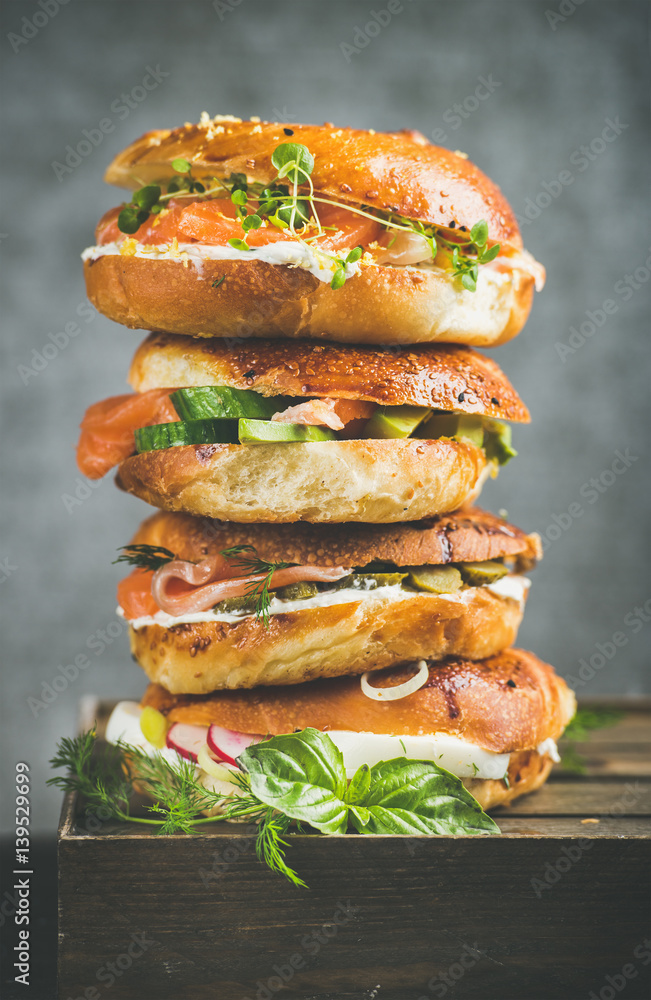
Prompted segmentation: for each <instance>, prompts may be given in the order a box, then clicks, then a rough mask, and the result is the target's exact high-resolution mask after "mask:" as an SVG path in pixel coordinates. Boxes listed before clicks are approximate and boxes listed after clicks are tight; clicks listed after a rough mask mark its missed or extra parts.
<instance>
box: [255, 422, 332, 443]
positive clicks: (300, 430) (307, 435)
mask: <svg viewBox="0 0 651 1000" xmlns="http://www.w3.org/2000/svg"><path fill="white" fill-rule="evenodd" d="M239 438H240V443H241V444H270V443H275V444H280V443H285V442H289V441H336V440H337V435H336V434H335V432H334V431H331V430H330V428H328V427H314V426H312V425H311V424H283V423H281V422H280V421H279V420H276V421H274V420H240V421H239Z"/></svg>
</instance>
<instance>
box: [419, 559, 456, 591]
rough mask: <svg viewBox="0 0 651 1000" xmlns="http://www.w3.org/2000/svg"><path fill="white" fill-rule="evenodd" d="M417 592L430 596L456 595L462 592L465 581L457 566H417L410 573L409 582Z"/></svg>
mask: <svg viewBox="0 0 651 1000" xmlns="http://www.w3.org/2000/svg"><path fill="white" fill-rule="evenodd" d="M408 582H409V583H410V584H411V585H412V587H415V588H416V590H426V591H428V592H429V593H430V594H454V593H456V591H457V590H461V587H462V585H463V580H462V577H461V573H460V572H459V570H458V569H457V568H456V567H455V566H415V567H414V568H413V569H411V570H410V571H409V581H408Z"/></svg>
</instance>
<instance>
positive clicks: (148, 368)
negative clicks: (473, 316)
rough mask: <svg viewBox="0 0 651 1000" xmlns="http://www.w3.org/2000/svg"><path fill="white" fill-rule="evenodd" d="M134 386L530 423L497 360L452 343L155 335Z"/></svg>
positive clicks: (140, 357) (134, 373)
mask: <svg viewBox="0 0 651 1000" xmlns="http://www.w3.org/2000/svg"><path fill="white" fill-rule="evenodd" d="M129 384H130V385H131V387H132V388H133V389H134V390H135V391H136V392H140V393H142V392H148V391H150V390H152V389H162V388H165V387H166V386H179V387H180V386H193V385H227V386H230V387H231V388H233V389H252V390H254V391H255V392H259V393H260V394H261V395H263V396H278V395H289V396H299V397H301V396H303V397H304V396H328V397H331V398H333V399H356V400H357V399H359V400H366V401H368V402H371V403H377V404H378V405H379V406H404V405H409V406H430V407H432V408H434V409H437V410H454V411H455V412H458V413H471V414H478V415H481V416H486V417H496V418H498V419H501V420H512V421H515V422H518V423H527V422H528V421H529V411H528V410H527V408H526V406H525V405H524V403H523V402H522V400H521V399H520V397H519V396H518V394H517V392H516V391H515V389H514V388H513V386H512V385H511V383H510V382H509V380H508V378H507V377H506V375H505V374H504V372H503V371H502V370H501V368H500V367H499V366H498V365H497V364H496V363H495V361H493V360H492V358H487V357H486V356H485V355H483V354H480V353H479V352H478V351H474V350H472V349H470V348H465V347H456V346H450V345H447V344H437V345H436V346H429V345H419V346H416V347H404V348H394V349H390V348H382V347H366V346H364V347H340V346H339V345H338V344H311V343H309V342H308V341H301V342H299V343H289V344H288V343H283V342H282V341H269V342H267V343H259V342H253V343H252V342H250V341H247V340H240V339H237V338H234V339H233V340H227V341H224V340H219V339H217V338H215V339H213V340H188V338H187V337H176V336H171V335H169V334H163V333H152V334H150V336H149V337H147V338H146V339H145V340H144V341H143V342H142V344H141V345H140V347H139V348H138V349H137V351H136V353H135V355H134V357H133V361H132V363H131V368H130V370H129Z"/></svg>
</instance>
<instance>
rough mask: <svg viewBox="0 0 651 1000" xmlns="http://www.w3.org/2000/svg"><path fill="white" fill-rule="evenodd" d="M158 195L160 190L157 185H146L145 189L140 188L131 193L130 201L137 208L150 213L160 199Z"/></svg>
mask: <svg viewBox="0 0 651 1000" xmlns="http://www.w3.org/2000/svg"><path fill="white" fill-rule="evenodd" d="M160 195H161V189H160V187H159V186H158V184H147V185H146V187H141V188H140V189H139V190H138V191H134V192H133V198H132V201H133V204H134V205H137V206H138V208H142V209H144V210H145V211H146V212H150V211H151V209H152V207H153V206H154V205H155V204H156V202H157V201H158V199H159V198H160Z"/></svg>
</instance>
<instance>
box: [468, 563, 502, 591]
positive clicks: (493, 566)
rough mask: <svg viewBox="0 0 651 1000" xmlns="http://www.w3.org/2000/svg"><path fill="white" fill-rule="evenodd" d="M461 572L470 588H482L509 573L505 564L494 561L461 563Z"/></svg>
mask: <svg viewBox="0 0 651 1000" xmlns="http://www.w3.org/2000/svg"><path fill="white" fill-rule="evenodd" d="M459 570H460V572H461V576H462V577H463V579H464V583H467V584H468V585H469V586H470V587H482V586H483V585H484V584H486V583H495V582H496V581H497V580H501V579H502V577H503V576H506V574H507V573H508V569H507V568H506V566H505V565H504V563H501V562H497V561H496V560H494V559H492V560H490V561H488V560H487V561H486V562H469V563H459Z"/></svg>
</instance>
